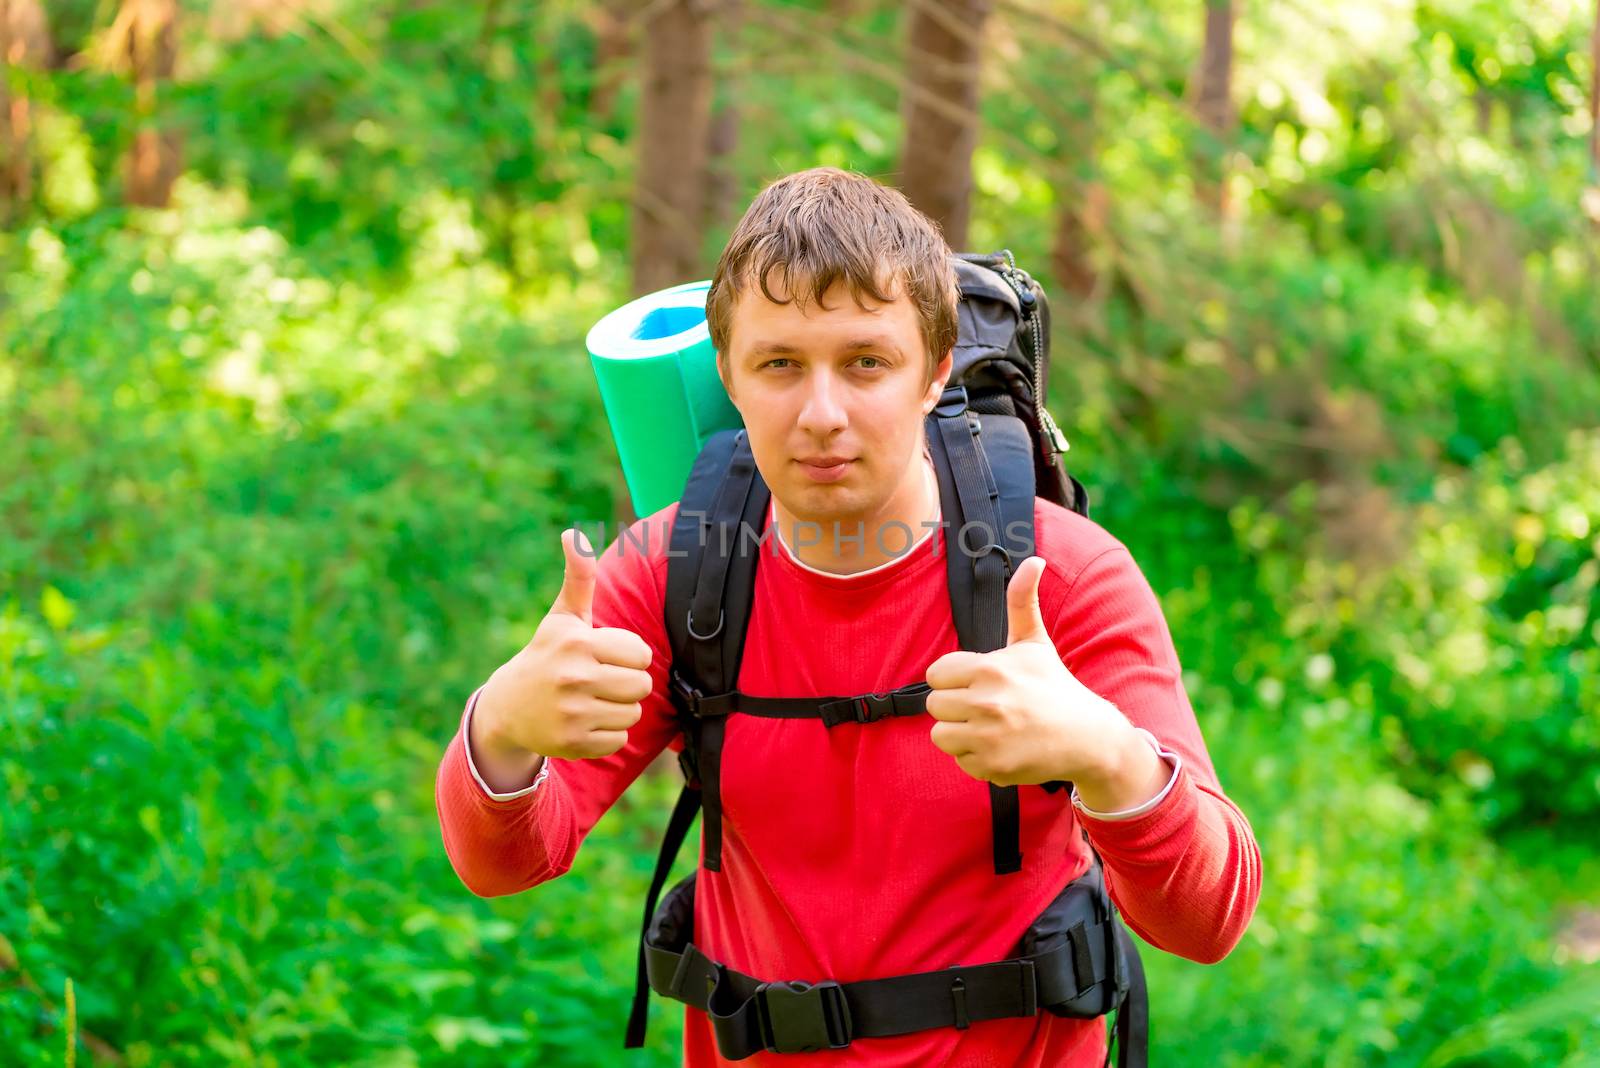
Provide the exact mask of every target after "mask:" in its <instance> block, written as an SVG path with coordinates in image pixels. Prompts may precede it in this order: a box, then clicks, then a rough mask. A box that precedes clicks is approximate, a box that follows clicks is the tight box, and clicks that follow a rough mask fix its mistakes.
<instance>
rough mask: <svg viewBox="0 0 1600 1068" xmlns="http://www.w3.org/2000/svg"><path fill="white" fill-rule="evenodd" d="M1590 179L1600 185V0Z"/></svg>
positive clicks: (1599, 3) (1599, 2)
mask: <svg viewBox="0 0 1600 1068" xmlns="http://www.w3.org/2000/svg"><path fill="white" fill-rule="evenodd" d="M1589 180H1590V181H1591V182H1593V183H1594V184H1595V185H1596V186H1600V0H1595V5H1594V33H1593V34H1591V35H1590V37H1589Z"/></svg>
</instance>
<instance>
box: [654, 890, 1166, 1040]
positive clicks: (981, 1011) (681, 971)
mask: <svg viewBox="0 0 1600 1068" xmlns="http://www.w3.org/2000/svg"><path fill="white" fill-rule="evenodd" d="M694 884H695V877H694V876H690V877H689V878H687V879H685V880H684V881H683V882H681V883H679V884H678V885H677V886H675V887H673V889H672V890H671V891H670V892H669V893H668V894H667V896H666V898H665V899H664V900H663V901H662V903H661V908H660V910H659V911H658V912H657V914H656V916H655V917H654V920H653V922H652V923H651V925H650V931H649V934H648V935H647V936H646V938H645V963H646V969H647V971H648V974H649V980H650V987H651V989H653V990H654V991H655V992H656V993H657V994H660V995H661V996H662V997H668V998H673V999H675V1000H677V1001H681V1002H684V1003H685V1004H688V1005H692V1006H694V1007H695V1008H697V1009H700V1010H702V1011H704V1012H705V1013H706V1014H707V1016H709V1017H710V1019H711V1025H712V1030H713V1032H714V1034H715V1035H716V1041H717V1049H718V1051H719V1052H720V1053H721V1054H722V1056H723V1057H725V1058H727V1059H728V1060H743V1059H744V1058H746V1057H750V1056H752V1055H754V1054H756V1053H759V1052H762V1051H767V1052H771V1053H808V1052H812V1051H815V1050H824V1049H844V1048H846V1047H847V1046H849V1045H850V1043H851V1042H852V1041H854V1040H855V1039H857V1038H881V1037H886V1036H889V1035H902V1034H908V1033H910V1032H913V1031H924V1030H928V1029H930V1028H935V1027H954V1028H957V1029H961V1030H965V1029H966V1028H968V1027H970V1026H971V1025H972V1023H973V1022H974V1021H980V1020H998V1019H1004V1018H1008V1017H1028V1016H1036V1015H1038V1013H1039V1010H1040V1009H1041V1008H1044V1009H1046V1010H1048V1011H1050V1012H1052V1013H1054V1014H1056V1015H1060V1016H1074V1017H1079V1018H1090V1019H1092V1018H1097V1017H1099V1016H1102V1015H1104V1014H1105V1013H1106V1012H1108V1011H1110V1010H1111V1009H1112V1008H1115V1007H1117V1006H1118V1005H1119V1004H1121V1002H1122V1001H1123V1000H1124V998H1125V996H1126V995H1128V994H1129V993H1130V988H1131V992H1132V995H1133V1002H1136V1003H1138V1004H1139V1007H1140V1008H1141V1009H1142V1007H1143V1001H1144V984H1143V982H1142V978H1143V977H1142V975H1141V976H1139V979H1140V980H1141V981H1138V982H1130V980H1131V979H1132V978H1133V977H1132V976H1131V975H1130V974H1129V971H1130V969H1129V968H1128V964H1127V961H1128V955H1127V949H1125V948H1124V947H1123V946H1122V945H1121V944H1120V939H1125V938H1126V937H1127V934H1126V932H1125V931H1124V930H1123V929H1122V928H1121V927H1120V925H1119V924H1118V923H1117V922H1116V920H1115V919H1114V918H1108V919H1105V920H1101V921H1094V922H1084V921H1080V922H1078V923H1076V924H1074V926H1072V927H1071V928H1069V929H1067V930H1064V931H1058V932H1056V934H1057V935H1058V937H1052V938H1049V939H1046V940H1044V941H1045V942H1046V943H1047V944H1048V948H1040V949H1039V950H1038V951H1037V952H1034V953H1032V954H1029V955H1027V956H1019V957H1016V958H1011V959H1007V960H1001V961H995V962H993V963H989V964H973V965H957V966H955V967H950V968H943V969H940V970H937V971H929V972H915V973H912V974H909V975H897V976H892V977H889V978H884V979H867V980H861V981H857V982H851V983H839V982H835V981H833V980H822V981H818V982H799V981H787V982H782V981H779V982H769V981H763V980H761V979H757V978H755V977H754V976H750V975H745V974H744V973H743V972H739V971H735V970H734V969H732V968H729V967H727V966H725V965H723V964H720V963H718V962H717V961H714V960H712V959H711V958H710V957H708V956H706V955H705V954H704V953H702V952H701V951H700V949H699V948H698V947H696V946H695V945H694V944H693V943H692V942H690V941H689V938H688V936H689V934H690V932H691V931H692V929H693V915H694ZM1052 909H1053V910H1055V912H1056V913H1057V915H1056V916H1055V917H1053V918H1055V919H1060V918H1061V917H1060V915H1059V914H1060V912H1061V906H1060V905H1053V906H1052ZM1051 919H1052V917H1051V914H1050V913H1048V912H1047V914H1046V916H1044V917H1041V921H1040V922H1041V923H1043V924H1045V925H1046V926H1049V925H1050V920H1051ZM1036 926H1037V925H1036ZM1127 948H1128V949H1131V947H1127ZM1135 959H1137V958H1136V957H1135ZM1130 1007H1131V1004H1130ZM1128 1015H1129V1014H1128V1013H1127V1010H1126V1008H1125V1009H1124V1011H1123V1012H1122V1013H1120V1014H1119V1019H1118V1027H1117V1030H1118V1034H1119V1038H1120V1039H1122V1040H1123V1041H1122V1043H1121V1044H1122V1054H1123V1056H1122V1057H1121V1058H1119V1064H1133V1065H1142V1064H1143V1057H1142V1056H1141V1055H1139V1054H1142V1050H1141V1051H1139V1053H1137V1054H1136V1053H1135V1051H1134V1050H1132V1049H1130V1048H1129V1043H1128V1042H1127V1041H1126V1038H1127V1036H1126V1034H1125V1031H1126V1026H1125V1025H1126V1023H1127V1018H1128ZM1130 1056H1132V1057H1133V1058H1134V1059H1132V1060H1130V1059H1129V1058H1130Z"/></svg>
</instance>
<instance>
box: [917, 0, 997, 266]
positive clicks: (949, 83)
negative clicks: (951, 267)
mask: <svg viewBox="0 0 1600 1068" xmlns="http://www.w3.org/2000/svg"><path fill="white" fill-rule="evenodd" d="M908 7H909V18H910V20H911V24H910V27H909V32H908V34H907V41H908V44H907V48H906V90H905V101H904V105H903V109H902V110H903V114H904V117H905V145H904V148H903V149H902V151H901V154H900V166H899V168H898V171H899V176H900V188H901V189H902V190H903V191H904V192H905V194H906V197H907V198H908V199H909V200H910V201H911V203H913V204H915V205H916V206H917V207H918V208H920V209H921V210H922V211H923V212H924V213H926V214H927V215H928V216H929V217H930V218H932V219H933V220H934V221H935V222H937V223H938V224H939V225H940V227H942V228H943V230H944V236H945V240H946V241H948V242H949V243H950V246H951V247H952V248H956V249H960V248H962V247H964V246H965V245H966V243H967V221H968V219H969V218H970V217H971V211H972V150H973V149H974V148H976V147H977V144H978V72H979V56H980V54H981V51H982V46H983V27H984V22H985V21H986V20H987V18H988V15H989V10H990V0H912V2H911V3H910V4H909V5H908Z"/></svg>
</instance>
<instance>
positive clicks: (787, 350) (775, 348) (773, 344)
mask: <svg viewBox="0 0 1600 1068" xmlns="http://www.w3.org/2000/svg"><path fill="white" fill-rule="evenodd" d="M841 348H842V349H843V351H845V352H856V351H858V350H860V349H888V350H889V351H891V352H895V353H898V352H899V351H900V349H899V347H898V346H897V345H895V343H894V342H893V341H892V340H891V339H889V338H887V337H884V336H881V335H878V334H871V335H863V336H861V337H854V338H851V339H850V340H849V341H847V342H845V343H844V345H843V346H841ZM799 354H800V350H799V349H797V348H795V347H794V346H793V345H786V344H784V343H783V342H781V341H758V342H756V344H755V345H754V346H753V347H752V348H751V349H750V355H751V356H798V355H799Z"/></svg>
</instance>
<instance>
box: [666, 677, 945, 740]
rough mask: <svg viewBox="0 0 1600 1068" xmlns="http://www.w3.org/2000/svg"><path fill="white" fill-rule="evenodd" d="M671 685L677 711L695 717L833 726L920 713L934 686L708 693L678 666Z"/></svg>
mask: <svg viewBox="0 0 1600 1068" xmlns="http://www.w3.org/2000/svg"><path fill="white" fill-rule="evenodd" d="M669 688H670V691H671V696H672V701H673V704H674V705H675V706H676V707H677V709H678V711H679V712H680V713H682V714H684V715H686V716H690V717H693V718H695V719H705V718H715V717H721V716H727V715H731V714H732V713H735V712H739V713H742V714H744V715H746V716H759V717H761V718H763V719H820V720H822V725H823V726H824V727H828V728H830V729H831V728H833V727H837V726H838V725H839V724H841V723H876V722H877V721H879V720H881V719H889V718H891V717H893V716H917V715H921V714H922V713H923V712H926V711H927V710H928V693H929V691H930V690H931V687H930V686H929V685H928V684H927V683H925V682H914V683H909V684H907V685H905V686H901V687H898V688H896V689H893V690H885V691H882V692H878V693H862V694H855V695H853V696H850V697H757V696H753V695H751V694H745V693H740V692H739V691H738V690H734V691H732V692H730V693H718V694H707V693H703V692H702V691H700V690H699V689H698V688H696V687H695V686H694V685H693V684H692V683H690V682H689V680H687V679H685V678H684V677H683V676H682V675H681V674H680V673H679V672H677V671H676V670H674V671H673V672H672V675H671V677H670V679H669Z"/></svg>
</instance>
